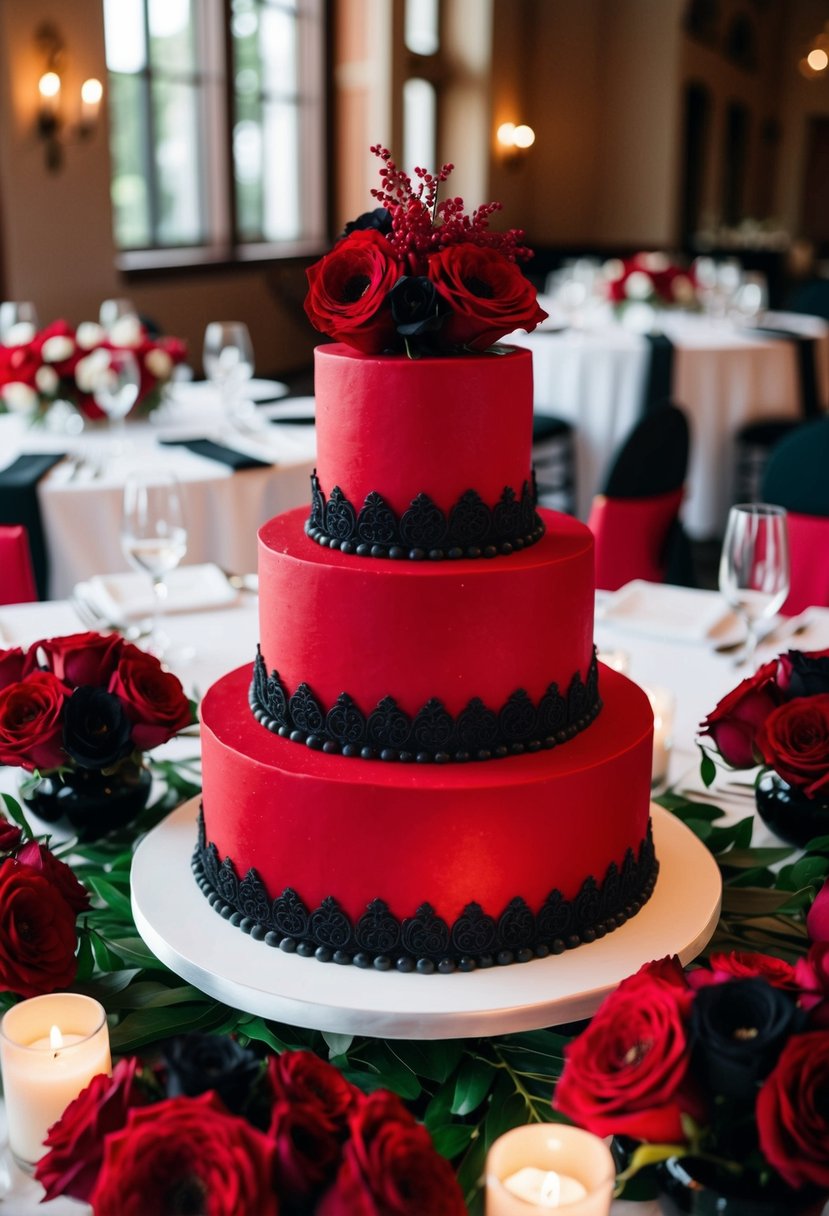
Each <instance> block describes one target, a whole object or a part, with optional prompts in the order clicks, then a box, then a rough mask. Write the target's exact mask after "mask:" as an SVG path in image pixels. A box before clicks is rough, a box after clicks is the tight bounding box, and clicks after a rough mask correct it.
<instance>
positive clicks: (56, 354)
mask: <svg viewBox="0 0 829 1216" xmlns="http://www.w3.org/2000/svg"><path fill="white" fill-rule="evenodd" d="M40 353H41V356H42V358H43V361H44V363H62V362H63V360H64V359H71V357H72V355H73V354H74V353H75V343H74V342H73V341H72V339H71V338H70V337H69V335H68V334H55V335H54V336H53V337H51V338H47V339H46V341H45V342H44V343H43V346H42V348H41V352H40Z"/></svg>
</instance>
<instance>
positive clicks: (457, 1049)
mask: <svg viewBox="0 0 829 1216" xmlns="http://www.w3.org/2000/svg"><path fill="white" fill-rule="evenodd" d="M469 1047H470V1044H469V1043H468V1042H464V1040H463V1039H444V1040H440V1039H435V1040H424V1041H423V1042H417V1041H415V1040H407V1041H405V1042H398V1043H395V1051H396V1052H397V1054H398V1055H399V1056H400V1059H401V1060H403V1061H405V1063H406V1064H407V1065H408V1066H409V1068H411V1070H412V1071H413V1072H415V1073H417V1075H418V1076H419V1077H425V1078H426V1079H427V1080H429V1081H441V1082H442V1081H445V1080H447V1078H448V1077H450V1076H451V1075H452V1073H453V1072H454V1071H455V1069H456V1068H457V1067H458V1064H459V1063H460V1061H461V1057H462V1056H463V1054H464V1052H465V1051H468V1050H469Z"/></svg>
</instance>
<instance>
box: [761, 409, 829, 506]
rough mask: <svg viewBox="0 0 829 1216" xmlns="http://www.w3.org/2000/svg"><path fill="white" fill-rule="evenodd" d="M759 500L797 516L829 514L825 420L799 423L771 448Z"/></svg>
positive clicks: (828, 420) (828, 441) (828, 423)
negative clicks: (775, 504)
mask: <svg viewBox="0 0 829 1216" xmlns="http://www.w3.org/2000/svg"><path fill="white" fill-rule="evenodd" d="M762 497H763V500H764V501H765V502H774V503H777V504H778V505H779V506H781V507H785V508H786V509H787V510H788V511H793V512H795V514H797V515H829V417H827V418H819V419H817V420H816V421H814V422H804V423H801V425H800V426H799V427H797V428H796V429H795V430H793V431H792V432H791V434H789V435H788V436H787V437H786V438H785V439H781V440H780V442H779V443H778V444H777V445H776V446H775V447H774V448H773V449H772V453H771V456H770V457H769V462H768V464H767V465H766V470H765V473H764V475H763V484H762Z"/></svg>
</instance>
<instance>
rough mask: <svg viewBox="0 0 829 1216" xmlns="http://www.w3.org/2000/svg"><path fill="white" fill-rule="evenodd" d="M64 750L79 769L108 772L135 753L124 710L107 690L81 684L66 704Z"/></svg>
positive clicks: (130, 729)
mask: <svg viewBox="0 0 829 1216" xmlns="http://www.w3.org/2000/svg"><path fill="white" fill-rule="evenodd" d="M63 746H64V748H65V749H66V751H67V753H68V754H69V755H70V756H71V757H72V759H73V760H74V761H75V763H76V764H77V765H78V766H79V768H89V769H100V768H109V767H110V766H111V765H113V764H116V763H117V762H118V761H119V760H121V759H123V757H124V756H126V755H128V753H129V752H130V751H131V749H132V724H131V722H130V720H129V718H128V717H127V715H126V712H125V710H124V706H123V704H122V703H121V701H120V700H119V698H118V697H116V696H115V695H114V694H113V693H111V692H107V691H106V689H104V688H92V687H90V686H89V685H88V684H82V685H81V687H80V688H76V689H75V691H74V692H73V693H72V695H71V697H69V698H68V699H67V701H66V709H65V711H64V719H63Z"/></svg>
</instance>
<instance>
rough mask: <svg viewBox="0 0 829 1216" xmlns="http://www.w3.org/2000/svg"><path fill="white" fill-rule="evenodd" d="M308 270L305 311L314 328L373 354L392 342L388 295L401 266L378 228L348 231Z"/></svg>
mask: <svg viewBox="0 0 829 1216" xmlns="http://www.w3.org/2000/svg"><path fill="white" fill-rule="evenodd" d="M306 274H307V277H308V295H307V296H306V297H305V311H306V313H307V314H308V318H309V320H310V322H311V324H312V325H313V326H314V328H315V329H318V330H319V331H320V332H321V333H324V334H328V336H329V337H330V338H335V339H336V340H337V341H338V342H346V343H347V344H348V345H349V346H355V347H356V348H357V350H361V351H363V352H364V354H367V355H377V354H379V353H380V352H381V351H382V350H385V349H386V348H387V347H388V346H389V345H390V344H391V343H392V342H393V340H394V322H393V321H392V315H391V308H390V307H389V302H388V294H389V292H390V291H391V289H392V287H394V285H395V283H396V282H397V280H398V279H399V277H400V274H401V266H400V262H399V260H398V258H397V256H396V254H395V252H394V250H393V248H392V246H391V245H390V244H389V242H388V240H387V239H386V237H385V236H383V235H382V234H381V233H380V232H378V231H377V229H375V228H366V229H360V230H358V231H354V232H352V233H350V234H349V235H348V236H347V237H344V238H343V239H342V240H341V241H338V242H337V244H336V245H335V246H334V248H333V249H332V250H331V252H330V253H327V254H326V255H325V257H323V258H321V259H320V261H319V262H315V263H314V265H313V266H311V267H309V268H308V270H307V271H306Z"/></svg>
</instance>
